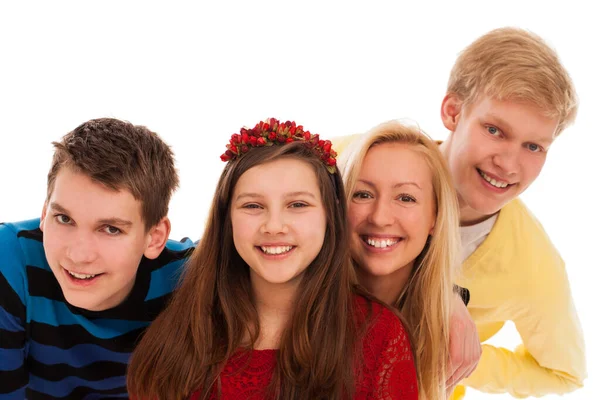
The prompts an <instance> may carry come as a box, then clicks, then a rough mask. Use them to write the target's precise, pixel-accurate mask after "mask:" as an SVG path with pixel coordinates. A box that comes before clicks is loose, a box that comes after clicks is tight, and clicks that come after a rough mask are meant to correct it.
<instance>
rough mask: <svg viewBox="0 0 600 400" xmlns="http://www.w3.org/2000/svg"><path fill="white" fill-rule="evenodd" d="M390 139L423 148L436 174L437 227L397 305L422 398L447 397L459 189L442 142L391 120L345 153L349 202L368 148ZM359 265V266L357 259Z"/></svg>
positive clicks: (342, 159)
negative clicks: (405, 326) (437, 141)
mask: <svg viewBox="0 0 600 400" xmlns="http://www.w3.org/2000/svg"><path fill="white" fill-rule="evenodd" d="M389 142H398V143H404V144H408V145H411V146H412V149H413V150H415V151H417V152H418V153H419V154H421V156H422V157H423V159H424V160H425V161H426V163H427V165H428V166H429V168H430V170H431V174H432V184H433V185H432V186H433V191H434V198H435V205H436V220H435V227H434V231H433V234H432V235H431V237H430V238H429V239H428V241H427V244H426V245H425V248H424V249H423V251H422V252H421V254H420V255H419V256H418V257H417V259H416V260H415V266H414V268H413V271H412V273H411V277H410V279H409V281H408V283H407V284H406V285H405V287H404V288H403V289H402V294H401V295H400V297H399V298H398V300H397V302H396V304H395V306H396V307H397V308H398V309H399V311H400V314H401V315H402V317H403V319H404V321H405V323H406V324H407V328H408V330H409V331H410V333H411V337H412V340H411V343H412V345H413V350H414V352H415V360H416V363H417V376H418V382H419V398H421V399H427V400H437V399H445V396H446V389H445V382H446V377H447V376H446V371H447V367H448V360H449V344H448V338H449V333H450V312H451V310H450V304H451V300H452V296H453V293H452V287H453V282H454V278H455V275H456V272H457V267H458V266H459V265H460V264H459V262H458V254H459V246H460V238H459V231H458V226H459V218H458V215H459V214H458V203H457V199H456V192H455V191H454V187H453V186H452V180H451V177H450V172H449V171H448V168H447V167H446V164H445V161H444V158H443V156H442V153H441V152H440V150H439V149H438V145H437V144H436V143H435V142H434V141H432V140H431V139H430V138H429V137H428V136H427V135H425V134H424V133H423V132H422V131H420V130H419V129H418V128H416V127H413V126H409V125H405V124H402V123H400V122H398V121H389V122H385V123H383V124H381V125H378V126H376V127H375V128H373V129H372V130H371V131H369V132H367V133H366V134H364V135H362V136H359V137H358V139H357V140H355V141H354V142H353V143H351V144H350V145H349V146H348V148H346V149H345V150H344V152H343V153H342V154H341V156H340V159H339V165H340V168H341V170H342V176H343V179H344V186H345V187H346V202H347V203H348V204H349V202H350V200H351V198H352V195H353V193H354V190H355V187H356V181H357V180H358V177H359V174H360V170H361V168H362V164H363V162H364V159H365V157H366V155H367V152H368V151H369V149H371V148H372V147H373V146H376V145H378V144H381V143H389ZM390 172H391V173H393V171H390ZM382 173H384V171H382ZM355 267H356V268H360V266H358V265H356V263H355Z"/></svg>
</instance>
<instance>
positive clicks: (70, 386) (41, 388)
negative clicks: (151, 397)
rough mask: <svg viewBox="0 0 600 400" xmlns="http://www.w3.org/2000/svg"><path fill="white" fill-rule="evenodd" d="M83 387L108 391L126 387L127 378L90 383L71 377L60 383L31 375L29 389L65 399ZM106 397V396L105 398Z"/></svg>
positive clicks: (121, 377)
mask: <svg viewBox="0 0 600 400" xmlns="http://www.w3.org/2000/svg"><path fill="white" fill-rule="evenodd" d="M79 386H83V387H88V388H91V389H95V390H108V389H115V388H118V387H122V386H125V376H115V377H112V378H107V379H102V380H99V381H88V380H86V379H81V378H78V377H76V376H70V377H68V378H65V379H62V380H60V381H56V382H53V381H48V380H46V379H42V378H40V377H37V376H35V375H30V378H29V388H30V389H32V390H35V391H38V392H41V393H44V394H46V395H48V396H53V397H65V396H67V395H69V394H71V392H72V391H73V390H75V389H76V388H77V387H79ZM105 397H106V396H105Z"/></svg>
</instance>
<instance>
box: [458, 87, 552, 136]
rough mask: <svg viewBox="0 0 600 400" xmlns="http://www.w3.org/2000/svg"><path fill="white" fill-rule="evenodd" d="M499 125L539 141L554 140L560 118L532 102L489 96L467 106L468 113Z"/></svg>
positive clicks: (508, 131) (516, 133) (511, 131)
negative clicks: (549, 114) (552, 115)
mask: <svg viewBox="0 0 600 400" xmlns="http://www.w3.org/2000/svg"><path fill="white" fill-rule="evenodd" d="M469 114H470V115H471V116H473V117H475V118H478V119H484V120H485V121H484V122H487V121H489V122H490V123H494V124H496V125H499V127H500V128H502V129H503V130H505V131H507V133H513V134H515V135H519V136H524V137H527V138H529V139H536V140H538V141H546V142H552V140H553V139H554V137H555V133H556V131H557V128H558V124H559V118H558V117H550V116H548V115H547V112H546V111H544V110H543V109H542V108H540V107H539V106H537V105H534V104H532V103H530V102H524V101H517V100H499V99H495V98H492V97H489V96H484V97H481V98H479V99H477V100H476V101H475V102H474V103H473V104H472V105H470V106H468V108H467V115H469Z"/></svg>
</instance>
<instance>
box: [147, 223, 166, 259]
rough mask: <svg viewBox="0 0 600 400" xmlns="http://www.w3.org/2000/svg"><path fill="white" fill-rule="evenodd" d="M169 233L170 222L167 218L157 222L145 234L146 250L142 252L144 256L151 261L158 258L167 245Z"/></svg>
mask: <svg viewBox="0 0 600 400" xmlns="http://www.w3.org/2000/svg"><path fill="white" fill-rule="evenodd" d="M170 233H171V221H169V218H167V217H164V218H163V219H161V220H160V221H159V222H158V224H156V225H154V226H153V227H152V228H150V230H149V231H148V233H147V234H146V235H147V244H146V250H145V251H144V256H146V258H149V259H151V260H153V259H155V258H156V257H158V256H159V255H160V253H161V252H162V251H163V249H164V248H165V246H166V245H167V240H168V239H169V234H170Z"/></svg>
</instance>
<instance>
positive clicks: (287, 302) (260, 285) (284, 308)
mask: <svg viewBox="0 0 600 400" xmlns="http://www.w3.org/2000/svg"><path fill="white" fill-rule="evenodd" d="M251 280H252V289H253V292H254V301H255V305H256V311H257V313H258V321H259V324H260V335H259V338H258V341H257V342H256V343H255V344H254V348H255V349H257V350H260V349H276V348H278V347H279V342H280V339H281V334H282V333H283V330H284V329H285V327H286V325H287V322H288V320H289V318H290V315H291V313H292V307H293V304H294V300H295V298H296V290H297V286H298V282H288V283H283V284H272V283H268V282H265V281H264V280H262V279H260V278H257V279H252V278H251Z"/></svg>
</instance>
